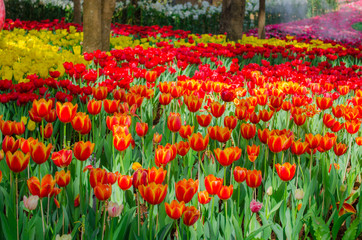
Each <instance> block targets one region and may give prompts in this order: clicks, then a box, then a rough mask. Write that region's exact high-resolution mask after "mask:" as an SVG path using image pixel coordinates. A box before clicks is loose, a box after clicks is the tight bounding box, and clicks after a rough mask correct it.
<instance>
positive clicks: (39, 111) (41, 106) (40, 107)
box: [33, 98, 53, 118]
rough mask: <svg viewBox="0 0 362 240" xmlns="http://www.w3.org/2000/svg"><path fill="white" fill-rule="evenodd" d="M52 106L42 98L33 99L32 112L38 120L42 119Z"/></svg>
mask: <svg viewBox="0 0 362 240" xmlns="http://www.w3.org/2000/svg"><path fill="white" fill-rule="evenodd" d="M52 106H53V101H52V100H48V101H46V100H45V99H44V98H41V99H39V100H36V99H35V100H34V101H33V111H34V113H35V114H36V115H37V116H39V117H40V118H44V117H45V116H46V115H48V113H49V112H50V110H51V109H52Z"/></svg>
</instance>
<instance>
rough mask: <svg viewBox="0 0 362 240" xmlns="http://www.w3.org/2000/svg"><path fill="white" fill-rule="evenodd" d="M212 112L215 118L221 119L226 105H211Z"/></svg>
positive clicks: (214, 103) (215, 103)
mask: <svg viewBox="0 0 362 240" xmlns="http://www.w3.org/2000/svg"><path fill="white" fill-rule="evenodd" d="M210 110H211V114H212V115H213V116H214V117H215V118H219V117H221V116H222V115H223V114H224V112H225V104H221V103H219V102H216V101H215V102H212V103H211V104H210Z"/></svg>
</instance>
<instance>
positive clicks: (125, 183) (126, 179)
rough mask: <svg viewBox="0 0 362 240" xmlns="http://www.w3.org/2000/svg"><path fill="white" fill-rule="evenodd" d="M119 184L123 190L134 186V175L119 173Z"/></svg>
mask: <svg viewBox="0 0 362 240" xmlns="http://www.w3.org/2000/svg"><path fill="white" fill-rule="evenodd" d="M118 186H119V188H120V189H122V190H123V191H125V190H127V189H129V188H130V187H131V186H132V177H131V176H128V175H119V176H118Z"/></svg>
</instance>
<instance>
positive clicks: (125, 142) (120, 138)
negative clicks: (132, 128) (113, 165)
mask: <svg viewBox="0 0 362 240" xmlns="http://www.w3.org/2000/svg"><path fill="white" fill-rule="evenodd" d="M132 139H133V138H132V135H131V134H128V135H126V134H116V135H115V136H114V138H113V144H114V147H115V148H116V149H117V150H118V151H120V152H122V151H124V150H126V149H127V148H128V147H129V145H130V144H131V140H132Z"/></svg>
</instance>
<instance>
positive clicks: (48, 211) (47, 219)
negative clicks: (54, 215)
mask: <svg viewBox="0 0 362 240" xmlns="http://www.w3.org/2000/svg"><path fill="white" fill-rule="evenodd" d="M49 204H50V194H48V205H47V226H48V224H49Z"/></svg>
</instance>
